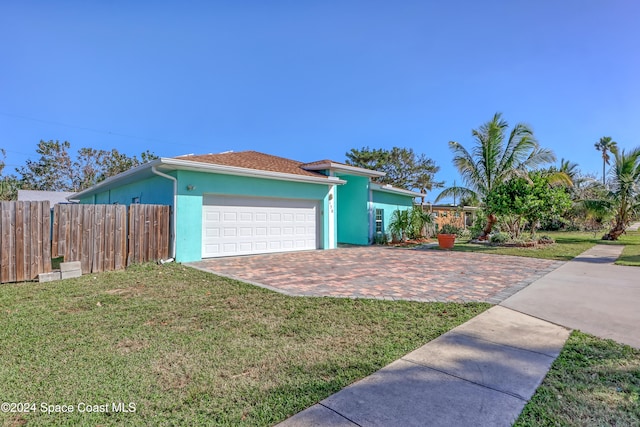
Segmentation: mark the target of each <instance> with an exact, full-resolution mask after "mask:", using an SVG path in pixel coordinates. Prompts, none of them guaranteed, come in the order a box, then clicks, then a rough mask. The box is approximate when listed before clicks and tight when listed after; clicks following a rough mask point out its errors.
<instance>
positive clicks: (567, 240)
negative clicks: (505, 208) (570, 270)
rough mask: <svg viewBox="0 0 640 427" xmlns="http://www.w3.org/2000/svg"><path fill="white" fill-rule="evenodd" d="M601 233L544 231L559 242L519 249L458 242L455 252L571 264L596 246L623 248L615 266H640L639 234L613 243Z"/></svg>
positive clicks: (630, 233)
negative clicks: (521, 257) (619, 246)
mask: <svg viewBox="0 0 640 427" xmlns="http://www.w3.org/2000/svg"><path fill="white" fill-rule="evenodd" d="M602 234H603V233H602V232H599V233H595V234H594V233H593V232H580V231H553V232H551V231H550V232H541V233H539V235H540V236H542V235H547V236H550V237H552V238H553V239H555V241H556V243H555V244H551V245H541V246H538V247H535V248H517V247H500V246H490V245H484V244H476V243H466V242H459V241H457V242H456V245H455V246H454V248H453V249H452V250H454V251H458V252H479V253H487V254H497V255H515V256H523V257H531V258H542V259H552V260H558V261H569V260H571V259H573V258H575V257H576V256H578V255H579V254H581V253H582V252H584V251H586V250H587V249H590V248H591V247H593V246H594V245H597V244H604V245H624V246H625V247H624V250H623V252H622V255H621V257H620V258H619V259H618V261H617V262H616V264H621V265H632V266H640V232H628V233H626V234H623V235H622V237H620V239H619V240H617V241H614V242H612V241H606V240H601V239H600V238H601V237H602ZM435 249H438V248H435Z"/></svg>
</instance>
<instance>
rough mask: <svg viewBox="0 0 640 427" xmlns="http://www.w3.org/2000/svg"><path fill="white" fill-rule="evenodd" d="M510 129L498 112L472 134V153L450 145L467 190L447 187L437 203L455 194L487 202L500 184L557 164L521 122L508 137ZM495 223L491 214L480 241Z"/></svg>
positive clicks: (451, 142)
mask: <svg viewBox="0 0 640 427" xmlns="http://www.w3.org/2000/svg"><path fill="white" fill-rule="evenodd" d="M508 127H509V124H508V123H507V122H506V121H505V120H503V119H502V114H501V113H496V114H495V115H494V116H493V119H491V120H490V121H488V122H486V123H485V124H483V125H482V126H480V128H478V129H474V130H473V131H472V132H471V134H472V136H473V138H474V147H473V149H472V151H471V152H469V151H468V150H467V149H466V148H464V147H463V146H462V145H461V144H460V143H458V142H455V141H450V142H449V148H450V149H451V150H452V151H453V154H454V158H453V164H454V165H455V166H456V168H457V169H458V172H459V173H460V175H462V178H463V180H464V183H465V184H466V187H457V186H455V187H449V188H446V189H444V190H443V191H442V192H441V193H440V194H439V195H438V197H437V198H436V202H438V201H439V200H441V199H443V198H446V197H451V196H453V195H454V194H456V195H458V196H463V197H476V198H477V199H478V200H480V201H481V202H484V201H485V200H486V196H487V195H488V194H489V193H491V191H492V190H493V189H494V187H495V186H496V185H498V184H499V183H501V182H503V181H505V180H507V179H509V178H511V177H513V176H516V175H519V176H526V174H527V171H529V170H531V169H535V168H537V167H538V166H540V165H543V164H547V163H551V162H554V161H555V155H554V154H553V152H552V151H551V150H547V149H544V148H541V147H540V145H539V144H538V141H537V140H536V138H535V137H534V135H533V131H532V130H531V129H530V128H529V127H528V126H527V125H525V124H522V123H518V124H516V125H515V126H514V127H513V128H512V129H511V132H510V133H508V134H507V131H508ZM496 221H497V218H496V216H495V215H494V214H493V213H492V212H488V213H487V226H486V227H485V229H484V231H483V233H482V235H481V236H480V238H486V236H487V235H488V234H489V233H490V232H491V229H492V228H493V225H494V224H495V222H496Z"/></svg>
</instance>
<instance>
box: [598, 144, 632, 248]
mask: <svg viewBox="0 0 640 427" xmlns="http://www.w3.org/2000/svg"><path fill="white" fill-rule="evenodd" d="M612 153H613V154H614V156H615V157H614V164H613V168H611V170H610V171H609V175H610V177H611V180H610V182H611V192H610V195H611V200H612V202H613V203H612V204H613V208H614V214H615V218H614V222H613V226H612V227H611V229H610V230H609V232H608V233H607V234H605V235H604V236H602V239H603V240H618V237H620V235H621V234H622V233H624V230H625V228H627V226H628V225H629V223H630V222H631V220H632V219H633V216H634V215H635V214H637V213H638V212H639V211H640V147H636V148H634V149H633V150H631V151H630V152H629V153H626V152H625V150H622V151H621V152H619V151H618V150H615V151H612Z"/></svg>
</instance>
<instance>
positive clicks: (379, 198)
mask: <svg viewBox="0 0 640 427" xmlns="http://www.w3.org/2000/svg"><path fill="white" fill-rule="evenodd" d="M372 199H373V203H372V209H373V218H374V221H375V214H376V210H377V209H382V210H383V215H382V234H384V235H388V234H389V230H388V228H389V222H390V221H391V215H393V212H394V211H396V210H407V209H411V207H412V206H413V197H411V196H404V195H402V194H392V193H387V192H383V191H375V190H374V191H373V197H372ZM375 234H376V230H375V225H374V228H373V235H374V236H375Z"/></svg>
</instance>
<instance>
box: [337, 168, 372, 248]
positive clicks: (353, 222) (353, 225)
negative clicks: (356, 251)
mask: <svg viewBox="0 0 640 427" xmlns="http://www.w3.org/2000/svg"><path fill="white" fill-rule="evenodd" d="M336 175H337V176H338V177H339V178H340V179H344V180H345V181H347V183H346V184H344V185H340V186H338V188H337V193H338V194H337V202H338V203H337V211H338V221H337V224H336V225H337V228H338V242H339V243H349V244H352V245H368V244H369V208H368V205H369V178H368V177H363V176H356V175H347V174H336Z"/></svg>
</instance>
